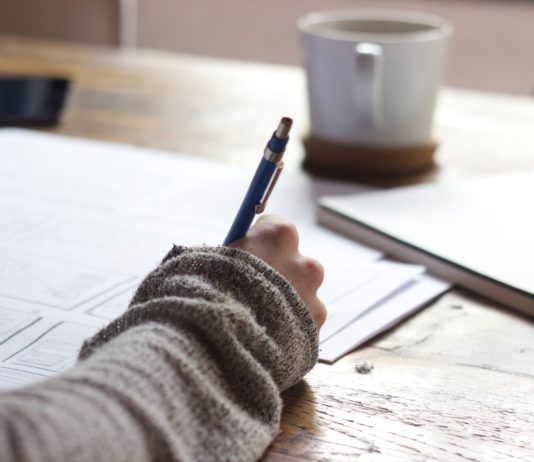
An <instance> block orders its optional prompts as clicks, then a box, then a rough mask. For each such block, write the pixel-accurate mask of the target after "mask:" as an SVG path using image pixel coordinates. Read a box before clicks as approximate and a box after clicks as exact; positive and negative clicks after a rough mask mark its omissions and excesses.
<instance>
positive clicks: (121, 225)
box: [0, 129, 421, 388]
mask: <svg viewBox="0 0 534 462" xmlns="http://www.w3.org/2000/svg"><path fill="white" fill-rule="evenodd" d="M288 155H290V153H289V154H288ZM0 165H1V168H0V388H10V387H18V386H21V385H24V384H27V383H31V382H33V381H35V380H39V379H43V378H45V377H49V376H50V375H53V374H55V373H58V372H60V371H62V370H65V368H68V367H70V365H72V364H73V362H74V360H75V358H76V352H77V351H78V349H79V347H80V346H81V344H82V342H83V340H84V339H85V338H86V337H88V336H90V335H92V334H94V333H95V332H96V331H97V330H98V329H99V328H100V327H102V326H103V325H105V324H106V323H107V322H109V320H111V319H113V318H115V317H116V316H118V315H120V314H121V313H122V312H123V311H124V310H125V309H126V308H127V304H128V302H129V300H130V298H131V296H132V294H133V292H134V290H135V288H136V286H137V284H138V283H139V281H140V280H141V279H142V278H143V277H144V275H146V273H147V272H148V271H150V270H151V269H152V268H154V267H155V266H156V265H157V263H158V262H159V261H160V260H161V259H162V257H163V256H164V255H165V253H166V252H167V251H168V250H169V249H170V248H171V247H172V244H174V243H176V244H184V245H190V244H202V243H205V244H220V243H221V242H222V240H223V238H224V236H225V234H226V232H227V230H228V227H229V226H230V224H231V221H232V220H233V217H234V214H235V213H236V210H237V208H238V206H239V204H240V201H241V200H242V195H243V194H244V191H245V190H246V188H247V186H248V183H249V181H250V179H251V177H252V174H253V172H251V171H250V169H248V168H242V167H238V166H235V165H228V164H223V163H217V162H212V161H207V160H202V159H198V158H195V157H188V156H185V155H178V154H170V153H161V152H158V151H154V150H144V149H139V148H134V147H129V146H121V145H111V144H107V143H100V142H95V141H86V140H79V139H73V138H65V137H59V136H54V135H47V134H42V133H36V132H31V131H24V130H13V129H2V130H0ZM362 189H365V188H361V187H359V186H353V185H350V184H345V183H336V182H329V181H314V180H311V179H310V178H308V177H307V176H306V175H304V174H294V175H290V174H284V175H282V177H281V180H280V183H279V185H278V186H277V188H276V191H275V192H274V194H273V196H272V198H271V200H270V203H269V205H268V211H269V213H277V214H280V215H283V216H286V217H288V218H289V219H291V220H292V221H294V222H295V223H296V224H297V226H298V229H299V233H300V236H301V251H302V253H303V254H306V255H309V256H312V257H315V258H317V259H318V260H319V261H321V262H322V263H323V265H324V267H325V274H326V276H325V281H324V284H323V287H322V288H321V290H320V295H321V296H322V297H323V298H324V299H325V300H326V302H327V304H328V307H329V311H330V315H331V316H330V319H331V320H330V321H329V323H330V324H327V326H326V327H325V330H324V332H326V334H324V335H323V336H322V339H323V340H324V339H326V338H328V342H329V343H328V344H327V347H328V348H327V350H328V351H331V348H330V346H328V345H330V342H332V341H333V339H335V338H337V334H336V335H331V334H333V333H335V332H336V331H339V332H340V333H344V334H343V337H341V336H340V337H339V338H340V339H341V338H344V339H345V340H344V341H343V342H345V344H346V345H348V344H349V343H350V345H353V344H354V342H353V341H352V340H349V339H348V334H347V332H349V331H345V330H344V329H342V328H343V327H344V326H345V325H346V324H348V323H351V322H352V321H353V320H354V318H355V317H356V316H359V315H360V314H362V313H366V312H367V311H368V310H369V309H370V308H371V307H374V308H373V311H374V310H376V306H379V305H376V304H377V302H379V301H380V300H382V299H384V298H385V297H387V296H388V295H390V294H391V293H393V292H395V291H398V289H399V287H401V286H403V285H405V284H406V283H407V282H408V281H409V280H411V279H413V277H414V276H415V275H417V274H419V273H420V272H421V268H420V267H417V266H413V265H403V264H400V263H391V262H387V261H383V260H381V258H382V254H381V253H380V252H378V251H376V250H374V249H371V248H369V247H366V246H363V245H359V244H357V243H355V242H353V241H351V240H348V239H346V238H344V237H341V236H338V235H335V234H334V233H332V232H330V231H328V230H325V229H322V228H320V227H318V226H317V225H315V224H314V220H315V203H316V200H317V198H318V197H319V196H320V195H322V194H331V193H334V192H335V193H344V192H346V193H354V192H357V191H359V190H362ZM385 306H386V307H387V306H388V305H387V304H386V305H385ZM411 309H413V306H412V305H410V306H407V305H405V306H403V308H402V310H400V311H403V312H406V311H407V310H411ZM369 316H370V314H368V313H366V314H365V319H367V321H366V322H367V324H366V325H367V328H366V332H369V333H372V332H376V331H378V330H380V329H381V328H383V324H384V323H385V322H386V321H387V322H391V321H390V320H389V319H390V318H388V317H387V316H382V315H380V316H378V315H376V314H375V315H373V316H374V317H373V316H371V317H369ZM362 319H363V318H362ZM373 320H374V321H373ZM388 320H389V321H388ZM353 324H355V323H354V322H353V323H352V324H350V325H353ZM358 335H360V336H361V335H362V334H358ZM351 342H352V343H351ZM323 343H324V342H323ZM325 351H326V350H325Z"/></svg>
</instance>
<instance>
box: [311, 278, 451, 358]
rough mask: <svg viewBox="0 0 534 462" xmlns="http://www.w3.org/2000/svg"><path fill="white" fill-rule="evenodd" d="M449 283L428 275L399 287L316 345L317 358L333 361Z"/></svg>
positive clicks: (428, 299) (431, 298)
mask: <svg viewBox="0 0 534 462" xmlns="http://www.w3.org/2000/svg"><path fill="white" fill-rule="evenodd" d="M449 287H450V284H448V283H447V282H444V281H442V280H440V279H437V278H434V277H432V276H429V275H425V274H423V275H420V276H417V277H416V278H415V279H413V280H412V281H411V282H410V283H408V284H407V285H406V286H405V287H403V288H402V289H401V290H399V291H397V292H395V293H393V294H392V295H390V297H386V298H385V299H384V300H382V301H381V302H379V303H378V304H377V305H375V306H374V307H373V308H372V309H370V310H368V311H367V312H365V313H363V314H362V315H361V316H359V317H357V318H355V319H354V320H353V321H352V322H351V323H349V324H347V325H346V326H345V327H343V328H342V329H341V330H339V331H338V332H337V333H336V335H334V336H331V337H330V338H328V339H327V340H325V341H324V342H321V345H320V347H319V359H320V360H321V361H325V362H330V363H331V362H334V361H336V360H337V359H339V358H340V357H341V356H343V355H344V354H346V353H348V352H350V351H352V350H354V349H355V348H356V347H358V346H360V345H361V344H363V343H364V342H366V341H367V340H369V339H370V338H372V337H374V336H376V335H378V334H380V333H381V332H384V331H385V330H387V329H389V328H390V327H392V326H394V325H395V324H397V323H398V322H399V321H400V320H401V319H403V318H405V317H407V316H409V315H410V314H412V313H414V312H415V311H416V310H417V309H419V308H421V307H422V306H423V305H425V304H426V303H428V302H429V301H431V300H433V299H434V298H436V297H437V296H438V295H441V294H442V293H443V292H445V291H446V290H448V289H449Z"/></svg>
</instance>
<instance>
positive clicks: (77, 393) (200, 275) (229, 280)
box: [0, 247, 317, 462]
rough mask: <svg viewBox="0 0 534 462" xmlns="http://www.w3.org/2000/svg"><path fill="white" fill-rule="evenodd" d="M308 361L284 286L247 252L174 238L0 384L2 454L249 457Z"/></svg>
mask: <svg viewBox="0 0 534 462" xmlns="http://www.w3.org/2000/svg"><path fill="white" fill-rule="evenodd" d="M316 361H317V333H316V329H315V326H314V323H313V320H312V318H311V316H310V313H309V312H308V310H307V309H306V307H305V306H304V304H303V303H302V301H301V300H300V298H299V296H298V295H297V293H296V292H295V291H294V289H293V288H292V287H291V285H290V284H289V283H288V282H287V281H286V279H284V278H283V277H282V276H281V275H280V274H279V273H278V272H276V271H275V270H273V269H272V268H271V267H269V266H268V265H266V264H265V263H264V262H263V261H261V260H260V259H258V258H256V257H254V256H253V255H251V254H249V253H247V252H244V251H241V250H238V249H230V248H226V247H196V248H185V247H174V248H173V250H172V251H171V252H170V253H169V254H168V255H167V257H165V259H164V260H163V262H162V264H161V265H160V266H159V267H158V268H156V269H155V270H154V271H153V272H152V273H150V274H149V275H148V277H147V278H146V279H145V280H144V281H143V282H142V283H141V285H140V286H139V288H138V289H137V292H136V294H135V295H134V297H133V299H132V301H131V303H130V306H129V308H128V310H127V311H126V313H125V314H124V315H122V316H121V317H119V318H118V319H116V320H115V321H113V322H112V323H111V324H109V325H108V326H107V327H106V328H104V329H103V330H101V331H100V332H99V333H98V334H97V335H95V336H94V337H93V338H91V339H89V340H88V341H86V342H85V344H84V346H83V347H82V350H81V353H80V361H79V362H78V364H77V365H76V366H75V367H74V368H73V369H71V370H70V371H68V372H66V373H64V374H62V375H60V376H57V377H55V378H53V379H51V380H48V381H46V382H41V383H38V384H35V385H33V386H30V387H27V388H24V389H21V390H16V391H12V392H8V393H3V394H0V452H1V457H0V459H1V460H2V461H21V462H26V461H32V462H33V461H53V462H63V461H69V462H71V461H77V462H85V461H87V462H96V461H125V462H126V461H128V462H136V461H165V462H170V461H178V460H179V461H215V460H217V461H219V460H220V461H252V460H257V459H258V458H259V457H261V455H262V454H263V452H264V451H265V449H266V448H267V447H268V445H269V444H270V443H271V441H272V440H273V439H274V438H275V436H276V434H277V432H278V430H279V425H280V415H281V409H282V403H281V399H280V392H281V391H283V390H285V389H286V388H288V387H291V386H292V385H294V384H295V383H297V382H298V381H299V380H300V379H301V378H302V376H303V375H304V374H305V373H306V372H308V371H309V370H310V369H311V368H312V367H313V365H314V364H315V362H316Z"/></svg>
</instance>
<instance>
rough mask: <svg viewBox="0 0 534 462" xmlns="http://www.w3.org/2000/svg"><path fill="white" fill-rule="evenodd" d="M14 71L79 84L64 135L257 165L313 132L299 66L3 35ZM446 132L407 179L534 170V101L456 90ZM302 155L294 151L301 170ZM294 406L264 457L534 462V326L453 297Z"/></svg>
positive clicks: (317, 380)
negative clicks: (268, 151)
mask: <svg viewBox="0 0 534 462" xmlns="http://www.w3.org/2000/svg"><path fill="white" fill-rule="evenodd" d="M0 72H1V73H10V74H17V73H18V74H39V75H40V74H54V75H66V76H68V77H70V78H71V79H72V80H73V84H74V85H73V91H72V92H71V95H70V98H69V101H68V105H67V109H66V111H65V114H64V118H63V123H62V124H61V125H60V126H58V127H56V128H53V129H51V130H49V131H52V132H57V133H61V134H65V135H71V136H78V137H87V138H94V139H101V140H109V141H117V142H126V143H131V144H136V145H141V146H150V147H157V148H163V149H167V150H170V151H177V152H180V151H185V152H190V153H194V154H198V155H200V156H205V157H212V158H218V159H224V160H226V161H228V162H237V163H242V164H249V165H253V164H255V163H256V162H257V155H258V149H259V148H261V146H262V145H263V144H264V143H265V141H266V140H265V134H266V133H269V131H270V130H272V125H273V121H276V120H277V119H278V117H280V116H281V115H289V116H292V117H294V118H295V120H296V131H297V133H298V134H299V135H300V136H304V135H305V133H306V130H307V121H306V120H307V113H306V111H307V109H306V102H305V101H306V99H305V79H304V75H303V73H302V71H301V70H300V69H299V68H294V67H285V66H274V65H264V64H250V63H248V64H245V63H240V62H232V61H222V60H215V59H206V58H200V57H193V56H184V55H170V54H164V53H159V52H151V51H135V52H132V51H128V52H122V51H114V50H108V49H105V48H93V47H82V46H74V45H68V44H61V43H53V42H44V41H36V40H33V41H32V40H22V39H17V38H2V39H0ZM435 132H436V138H437V140H438V142H439V143H440V147H439V149H438V153H437V167H436V169H434V171H433V172H431V173H429V174H426V175H423V176H419V177H412V178H408V179H405V180H403V181H402V182H421V181H437V182H443V181H453V180H456V179H458V178H464V177H473V176H481V175H489V174H494V173H499V172H506V171H514V170H522V169H525V168H534V136H533V135H534V102H533V101H532V99H528V98H519V97H511V96H505V95H497V94H485V93H476V92H471V91H463V90H454V89H445V90H444V91H442V93H441V96H440V101H439V106H438V111H437V114H436V130H435ZM302 156H303V149H302V146H301V144H300V143H293V145H292V148H291V156H287V158H288V164H289V168H291V169H298V168H300V163H301V161H302ZM533 239H534V238H533ZM533 244H534V240H533ZM366 361H367V362H368V363H369V364H368V365H371V366H372V370H370V371H369V372H368V373H366V374H365V373H361V368H358V365H361V364H362V363H364V362H366ZM358 370H360V372H358ZM284 401H285V410H284V415H283V422H282V428H281V432H280V435H279V436H278V438H277V439H276V441H275V442H274V443H273V445H272V446H271V448H270V449H269V450H268V452H267V453H266V454H265V456H264V460H265V461H297V460H317V461H319V460H320V461H330V460H346V461H354V460H359V461H389V460H392V461H430V460H432V461H437V460H440V461H441V460H443V461H497V460H499V461H501V460H502V461H518V460H520V461H532V460H534V328H533V324H532V321H531V320H528V319H526V318H524V317H522V316H520V315H518V314H515V313H513V312H510V311H508V310H506V309H505V308H503V307H500V306H497V305H495V304H493V303H491V302H489V301H487V300H484V299H482V298H480V297H478V296H474V295H472V294H469V293H467V292H464V291H461V290H456V289H455V290H452V291H451V292H449V293H448V294H446V295H445V296H443V297H441V299H440V300H438V301H437V302H435V303H433V304H431V306H429V307H428V308H426V309H425V310H423V311H421V312H419V313H418V314H416V315H414V316H412V317H411V318H410V319H409V320H407V321H405V322H404V323H403V324H401V325H400V326H398V327H397V328H395V329H394V330H392V331H390V332H388V333H386V334H384V335H382V336H381V337H380V338H378V339H376V340H374V341H372V342H370V343H368V344H367V345H366V346H364V347H363V348H360V349H359V350H357V351H356V352H353V353H352V354H350V355H348V356H346V357H345V358H343V359H341V360H340V361H338V362H337V363H335V364H334V365H332V366H330V365H325V364H319V365H318V366H317V367H316V368H315V369H314V370H313V371H312V372H310V373H309V374H308V376H307V377H306V380H305V381H304V382H302V383H301V384H300V385H298V386H297V387H294V388H293V389H291V390H289V391H287V392H286V393H285V394H284Z"/></svg>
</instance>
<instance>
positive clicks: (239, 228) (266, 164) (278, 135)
mask: <svg viewBox="0 0 534 462" xmlns="http://www.w3.org/2000/svg"><path fill="white" fill-rule="evenodd" d="M292 124H293V121H292V120H291V119H290V118H289V117H283V118H282V120H281V121H280V123H279V124H278V127H277V129H276V130H275V132H274V133H273V136H271V139H270V140H269V142H268V143H267V146H266V147H265V150H264V151H263V157H262V158H261V161H260V164H259V165H258V168H257V169H256V173H255V174H254V178H252V182H251V183H250V186H249V187H248V191H247V194H246V195H245V198H244V199H243V202H242V203H241V207H239V211H238V212H237V215H236V217H235V219H234V222H233V223H232V227H231V228H230V231H228V235H227V236H226V239H225V240H224V245H229V244H231V243H232V242H235V241H237V240H238V239H241V238H242V237H243V236H245V234H247V231H248V229H249V228H250V224H251V223H252V220H254V215H256V214H258V213H261V212H263V211H264V210H265V205H266V204H267V200H268V199H269V196H270V195H271V192H272V191H273V188H274V185H275V184H276V181H277V180H278V177H279V176H280V173H281V172H282V168H283V167H284V163H283V162H282V157H283V156H284V151H285V149H286V145H287V142H288V140H289V130H290V129H291V125H292Z"/></svg>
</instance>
